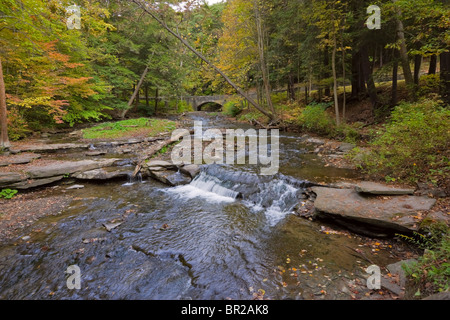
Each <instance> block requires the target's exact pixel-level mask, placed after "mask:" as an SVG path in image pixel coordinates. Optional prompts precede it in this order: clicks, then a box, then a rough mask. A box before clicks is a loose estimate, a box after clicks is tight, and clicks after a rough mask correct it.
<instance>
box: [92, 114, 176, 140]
mask: <svg viewBox="0 0 450 320" xmlns="http://www.w3.org/2000/svg"><path fill="white" fill-rule="evenodd" d="M175 129H176V123H175V122H173V121H170V120H164V119H148V118H139V119H129V120H123V121H118V122H106V123H103V124H100V125H98V126H95V127H92V128H89V129H84V130H83V138H85V139H100V138H103V139H114V138H123V137H131V136H136V135H144V136H150V137H151V136H156V135H158V134H159V133H164V132H172V131H173V130H175Z"/></svg>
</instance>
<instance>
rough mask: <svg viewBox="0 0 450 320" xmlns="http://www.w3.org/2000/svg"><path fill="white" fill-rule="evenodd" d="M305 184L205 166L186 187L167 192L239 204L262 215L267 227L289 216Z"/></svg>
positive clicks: (282, 177)
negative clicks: (238, 200) (237, 201)
mask: <svg viewBox="0 0 450 320" xmlns="http://www.w3.org/2000/svg"><path fill="white" fill-rule="evenodd" d="M307 185H308V182H306V181H299V180H295V179H286V178H285V177H284V176H283V175H279V176H276V177H270V178H267V177H263V176H258V175H257V174H254V173H249V172H243V171H233V170H230V168H225V167H217V166H208V167H207V168H205V169H204V170H203V171H202V172H201V173H200V174H199V175H198V176H197V177H196V178H195V179H194V180H193V181H192V182H191V183H190V184H189V185H185V186H179V187H176V188H172V189H169V190H168V192H171V193H176V194H178V195H180V196H184V197H187V198H196V197H202V198H205V199H207V200H208V201H210V202H234V201H236V200H237V199H240V200H241V201H242V203H243V204H244V205H245V206H247V207H248V208H250V210H252V211H254V212H264V214H265V216H266V219H267V221H268V223H269V225H271V226H273V225H276V224H277V223H278V222H279V221H280V220H282V219H283V218H284V217H285V216H286V215H288V214H290V213H292V210H293V208H294V207H295V206H296V205H297V204H298V201H299V200H298V199H299V194H300V192H301V191H302V190H303V188H305V187H306V186H307Z"/></svg>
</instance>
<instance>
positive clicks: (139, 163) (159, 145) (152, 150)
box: [133, 130, 194, 177]
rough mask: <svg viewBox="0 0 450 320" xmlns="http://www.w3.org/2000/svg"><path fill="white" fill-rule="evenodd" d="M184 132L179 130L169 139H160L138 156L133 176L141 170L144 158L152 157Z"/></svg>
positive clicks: (178, 139)
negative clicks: (142, 154)
mask: <svg viewBox="0 0 450 320" xmlns="http://www.w3.org/2000/svg"><path fill="white" fill-rule="evenodd" d="M185 133H186V132H180V133H178V134H176V135H174V136H172V137H170V138H169V139H166V140H164V141H160V142H158V143H157V144H156V145H154V146H152V147H151V148H150V150H149V152H147V153H145V155H144V156H142V157H141V158H139V160H138V161H137V164H136V168H135V169H134V171H133V177H136V175H137V174H138V173H139V172H140V171H141V169H142V164H143V163H144V162H145V161H146V160H148V159H150V158H151V157H153V156H154V155H155V154H157V153H158V152H159V151H161V150H162V149H163V148H164V147H167V146H170V145H172V144H175V143H177V142H179V141H180V139H181V138H183V137H184V136H185ZM189 133H190V134H193V133H194V130H191V131H189Z"/></svg>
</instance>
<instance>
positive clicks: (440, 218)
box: [426, 211, 450, 226]
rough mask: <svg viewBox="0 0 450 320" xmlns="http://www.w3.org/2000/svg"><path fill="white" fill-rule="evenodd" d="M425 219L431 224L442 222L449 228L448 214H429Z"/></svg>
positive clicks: (436, 212)
mask: <svg viewBox="0 0 450 320" xmlns="http://www.w3.org/2000/svg"><path fill="white" fill-rule="evenodd" d="M426 219H427V220H428V221H430V220H431V221H432V222H443V223H445V224H447V225H448V226H450V212H447V213H444V212H442V211H435V212H430V213H429V214H428V215H427V217H426Z"/></svg>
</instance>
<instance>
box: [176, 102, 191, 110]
mask: <svg viewBox="0 0 450 320" xmlns="http://www.w3.org/2000/svg"><path fill="white" fill-rule="evenodd" d="M177 111H178V113H183V112H191V111H194V110H193V109H192V106H191V105H190V104H189V103H187V102H186V101H179V102H178V110H177Z"/></svg>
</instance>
